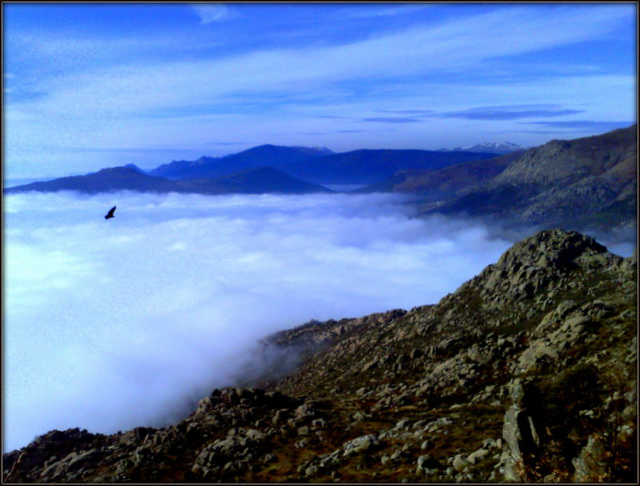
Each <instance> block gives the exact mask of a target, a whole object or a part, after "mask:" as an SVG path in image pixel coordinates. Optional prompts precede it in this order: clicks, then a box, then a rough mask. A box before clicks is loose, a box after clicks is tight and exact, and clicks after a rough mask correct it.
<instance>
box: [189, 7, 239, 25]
mask: <svg viewBox="0 0 640 486" xmlns="http://www.w3.org/2000/svg"><path fill="white" fill-rule="evenodd" d="M192 8H193V9H194V10H195V12H196V14H198V16H199V17H200V21H201V23H203V24H211V23H215V22H222V21H225V20H229V19H231V18H233V14H232V11H231V9H230V8H229V7H228V6H227V5H224V4H221V3H203V4H194V5H192Z"/></svg>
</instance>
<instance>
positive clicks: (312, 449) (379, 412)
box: [3, 230, 637, 482]
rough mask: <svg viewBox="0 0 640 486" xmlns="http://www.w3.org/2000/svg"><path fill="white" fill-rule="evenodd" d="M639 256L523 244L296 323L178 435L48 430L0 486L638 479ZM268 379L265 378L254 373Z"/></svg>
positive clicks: (551, 240) (552, 233) (17, 455)
mask: <svg viewBox="0 0 640 486" xmlns="http://www.w3.org/2000/svg"><path fill="white" fill-rule="evenodd" d="M636 281H637V257H636V256H635V255H634V256H633V257H631V258H627V259H623V258H621V257H619V256H616V255H613V254H611V253H609V252H608V251H607V250H606V248H605V247H604V246H602V245H600V244H599V243H597V242H596V241H595V240H593V239H592V238H590V237H588V236H584V235H581V234H579V233H576V232H567V231H563V230H548V231H542V232H539V233H536V234H535V235H533V236H532V237H530V238H527V239H525V240H523V241H521V242H520V243H517V244H515V245H514V246H513V247H512V248H510V249H509V250H508V251H507V252H505V254H504V255H503V256H502V257H501V258H500V259H499V260H498V262H496V263H495V264H493V265H489V266H488V267H487V268H486V269H485V270H483V271H482V272H481V273H480V274H479V275H477V276H476V277H474V278H473V279H471V280H470V281H468V282H467V283H465V284H463V285H462V286H461V287H460V288H458V289H457V290H456V291H455V292H454V293H452V294H450V295H447V296H445V297H444V298H443V299H442V300H441V301H440V302H439V303H438V304H436V305H430V306H422V307H416V308H414V309H411V310H409V311H404V310H394V311H389V312H386V313H381V314H375V315H371V316H365V317H362V318H358V319H342V320H339V321H329V322H325V323H321V322H316V321H313V322H310V323H308V324H306V325H304V326H300V327H299V328H296V329H292V330H289V331H283V332H280V333H278V334H276V335H273V336H271V337H270V338H269V339H268V340H267V341H265V343H264V346H265V348H269V347H275V348H278V349H279V350H287V349H295V350H296V352H297V353H300V355H301V357H302V363H301V364H300V365H299V367H298V368H297V369H296V370H295V371H294V372H293V373H290V374H289V375H287V376H286V377H284V378H278V379H274V378H273V376H274V375H273V373H272V371H273V370H266V371H265V374H264V376H263V377H262V379H259V380H256V381H255V382H254V383H252V384H251V385H252V386H249V387H244V388H225V389H221V390H214V391H213V392H212V393H211V394H210V396H208V397H205V398H203V399H202V400H201V401H200V402H199V404H198V407H197V409H196V410H195V411H194V412H193V413H192V414H191V415H189V416H188V417H187V418H185V419H184V420H182V421H181V422H179V423H177V424H175V425H172V426H169V427H164V428H158V429H155V428H144V427H140V428H137V429H134V430H132V431H128V432H124V433H123V432H120V433H117V434H113V435H109V436H107V435H101V434H92V433H89V432H87V431H83V430H78V429H73V430H67V431H52V432H49V433H47V434H45V435H43V436H40V437H38V438H36V439H35V440H34V441H33V442H32V443H31V444H29V445H28V446H26V447H25V448H23V449H21V450H18V451H13V452H10V453H8V454H5V455H4V456H3V468H4V469H3V480H4V482H58V481H67V482H68V481H76V482H87V481H98V482H140V481H167V482H168V481H178V482H209V481H211V482H216V481H224V482H231V481H241V482H272V481H305V482H307V481H317V482H327V481H349V482H358V481H381V482H382V481H385V482H399V481H410V482H414V481H420V482H535V481H537V482H542V481H544V482H571V481H579V482H583V481H588V482H594V481H606V482H615V481H624V482H635V481H636V480H637V469H636V462H637V447H636V442H637V441H636V438H637V427H636V423H637V392H636V388H637V376H636V364H637V343H636V339H637V336H636V322H637V315H636V312H637V286H636ZM267 371H268V372H267Z"/></svg>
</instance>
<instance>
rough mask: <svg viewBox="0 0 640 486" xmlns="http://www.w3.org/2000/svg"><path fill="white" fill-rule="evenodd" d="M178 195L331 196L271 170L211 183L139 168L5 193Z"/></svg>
mask: <svg viewBox="0 0 640 486" xmlns="http://www.w3.org/2000/svg"><path fill="white" fill-rule="evenodd" d="M125 190H127V191H138V192H159V193H167V192H179V193H196V194H231V193H236V194H237V193H240V194H264V193H279V194H306V193H313V192H330V191H329V189H327V188H325V187H322V186H319V185H317V184H312V183H309V182H305V181H302V180H299V179H297V178H295V177H292V176H290V175H288V174H285V173H284V172H282V171H279V170H277V169H274V168H271V167H258V168H254V169H250V170H247V171H242V172H239V173H234V174H230V175H227V176H224V177H218V178H212V179H205V178H200V179H189V180H177V181H173V180H168V179H163V178H161V177H153V176H150V175H148V174H145V173H143V172H142V171H140V169H138V168H137V167H126V166H125V167H113V168H108V169H102V170H100V171H98V172H95V173H93V174H88V175H83V176H72V177H62V178H59V179H54V180H51V181H46V182H33V183H31V184H26V185H23V186H16V187H10V188H7V189H5V190H4V192H5V193H7V194H11V193H16V192H27V191H39V192H56V191H78V192H85V193H91V194H95V193H100V192H113V191H125Z"/></svg>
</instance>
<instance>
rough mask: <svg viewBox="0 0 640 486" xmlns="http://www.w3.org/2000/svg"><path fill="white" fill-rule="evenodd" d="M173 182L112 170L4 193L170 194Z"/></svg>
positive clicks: (132, 170)
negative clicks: (129, 192)
mask: <svg viewBox="0 0 640 486" xmlns="http://www.w3.org/2000/svg"><path fill="white" fill-rule="evenodd" d="M172 188H173V185H172V183H171V181H168V180H166V179H161V178H158V177H151V176H149V175H146V174H144V173H142V172H141V171H140V170H139V169H138V168H132V167H110V168H107V169H102V170H100V171H98V172H94V173H91V174H87V175H78V176H69V177H60V178H58V179H53V180H50V181H44V182H32V183H31V184H25V185H21V186H15V187H8V188H6V189H4V192H5V194H7V193H9V194H10V193H15V192H27V191H38V192H56V191H78V192H87V193H99V192H113V191H123V190H130V191H139V192H170V191H171V190H172Z"/></svg>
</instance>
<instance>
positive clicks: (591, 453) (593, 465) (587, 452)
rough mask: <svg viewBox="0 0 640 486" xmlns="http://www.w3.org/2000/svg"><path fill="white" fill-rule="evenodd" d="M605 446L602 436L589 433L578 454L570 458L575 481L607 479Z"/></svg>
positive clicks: (592, 481)
mask: <svg viewBox="0 0 640 486" xmlns="http://www.w3.org/2000/svg"><path fill="white" fill-rule="evenodd" d="M607 456H608V454H607V448H606V446H605V444H604V440H603V438H602V437H599V436H597V435H591V436H590V437H589V441H588V442H587V445H586V446H584V447H583V448H582V450H581V451H580V455H579V456H578V457H576V458H575V459H573V460H572V463H573V467H574V468H575V473H574V475H573V480H574V481H575V482H576V483H597V482H602V481H604V480H606V479H607V476H608V471H607V466H608V457H607Z"/></svg>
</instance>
